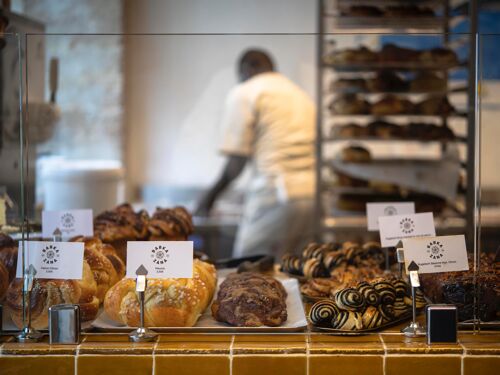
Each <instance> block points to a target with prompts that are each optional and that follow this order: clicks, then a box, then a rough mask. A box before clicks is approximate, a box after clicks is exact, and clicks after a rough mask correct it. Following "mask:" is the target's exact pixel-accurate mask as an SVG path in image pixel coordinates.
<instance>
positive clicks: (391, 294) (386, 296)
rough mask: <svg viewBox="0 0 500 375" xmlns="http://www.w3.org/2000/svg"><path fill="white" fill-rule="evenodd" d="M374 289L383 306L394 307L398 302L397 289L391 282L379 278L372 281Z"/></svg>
mask: <svg viewBox="0 0 500 375" xmlns="http://www.w3.org/2000/svg"><path fill="white" fill-rule="evenodd" d="M371 284H372V286H373V288H374V289H375V290H376V291H377V293H378V294H379V296H380V302H381V304H383V305H392V304H393V303H394V301H395V300H396V289H394V287H393V286H392V284H391V283H390V282H388V281H387V280H385V279H383V278H378V279H375V280H373V281H372V283H371Z"/></svg>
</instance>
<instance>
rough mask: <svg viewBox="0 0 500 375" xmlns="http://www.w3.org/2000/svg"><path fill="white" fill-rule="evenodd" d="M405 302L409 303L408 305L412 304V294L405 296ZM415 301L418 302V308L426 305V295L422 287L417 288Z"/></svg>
mask: <svg viewBox="0 0 500 375" xmlns="http://www.w3.org/2000/svg"><path fill="white" fill-rule="evenodd" d="M404 303H405V304H407V305H408V306H411V305H412V299H411V295H407V296H405V297H404ZM415 303H416V306H417V309H421V308H422V307H424V306H425V305H426V304H427V302H426V300H425V297H424V294H423V293H422V291H421V290H420V289H417V290H416V291H415Z"/></svg>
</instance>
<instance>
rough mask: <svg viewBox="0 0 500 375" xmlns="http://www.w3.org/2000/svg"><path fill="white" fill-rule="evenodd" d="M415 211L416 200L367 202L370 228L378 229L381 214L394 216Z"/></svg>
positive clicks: (371, 229)
mask: <svg viewBox="0 0 500 375" xmlns="http://www.w3.org/2000/svg"><path fill="white" fill-rule="evenodd" d="M414 213H415V203H414V202H384V203H378V202H377V203H367V204H366V216H367V217H368V230H369V231H378V218H379V217H380V216H394V215H402V214H414Z"/></svg>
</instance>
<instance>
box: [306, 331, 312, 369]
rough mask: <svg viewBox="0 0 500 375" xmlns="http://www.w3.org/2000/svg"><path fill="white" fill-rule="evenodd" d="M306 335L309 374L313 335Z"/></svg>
mask: <svg viewBox="0 0 500 375" xmlns="http://www.w3.org/2000/svg"><path fill="white" fill-rule="evenodd" d="M305 337H306V374H307V375H309V366H310V365H309V360H310V356H311V335H309V334H307V335H305Z"/></svg>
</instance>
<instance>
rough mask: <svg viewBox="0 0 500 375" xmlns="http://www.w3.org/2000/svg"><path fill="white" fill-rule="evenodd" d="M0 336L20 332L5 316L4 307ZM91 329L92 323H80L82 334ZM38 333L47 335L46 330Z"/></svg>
mask: <svg viewBox="0 0 500 375" xmlns="http://www.w3.org/2000/svg"><path fill="white" fill-rule="evenodd" d="M0 328H1V329H0V334H9V335H11V334H13V333H18V332H20V331H21V329H20V328H17V326H16V325H15V324H14V322H13V321H12V319H11V318H10V316H9V315H8V314H7V312H6V311H5V307H4V309H3V316H2V327H0ZM91 329H92V321H87V322H82V323H81V330H82V332H88V331H90V330H91ZM38 331H39V332H42V333H46V334H48V333H49V330H48V328H47V329H39V330H38Z"/></svg>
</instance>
